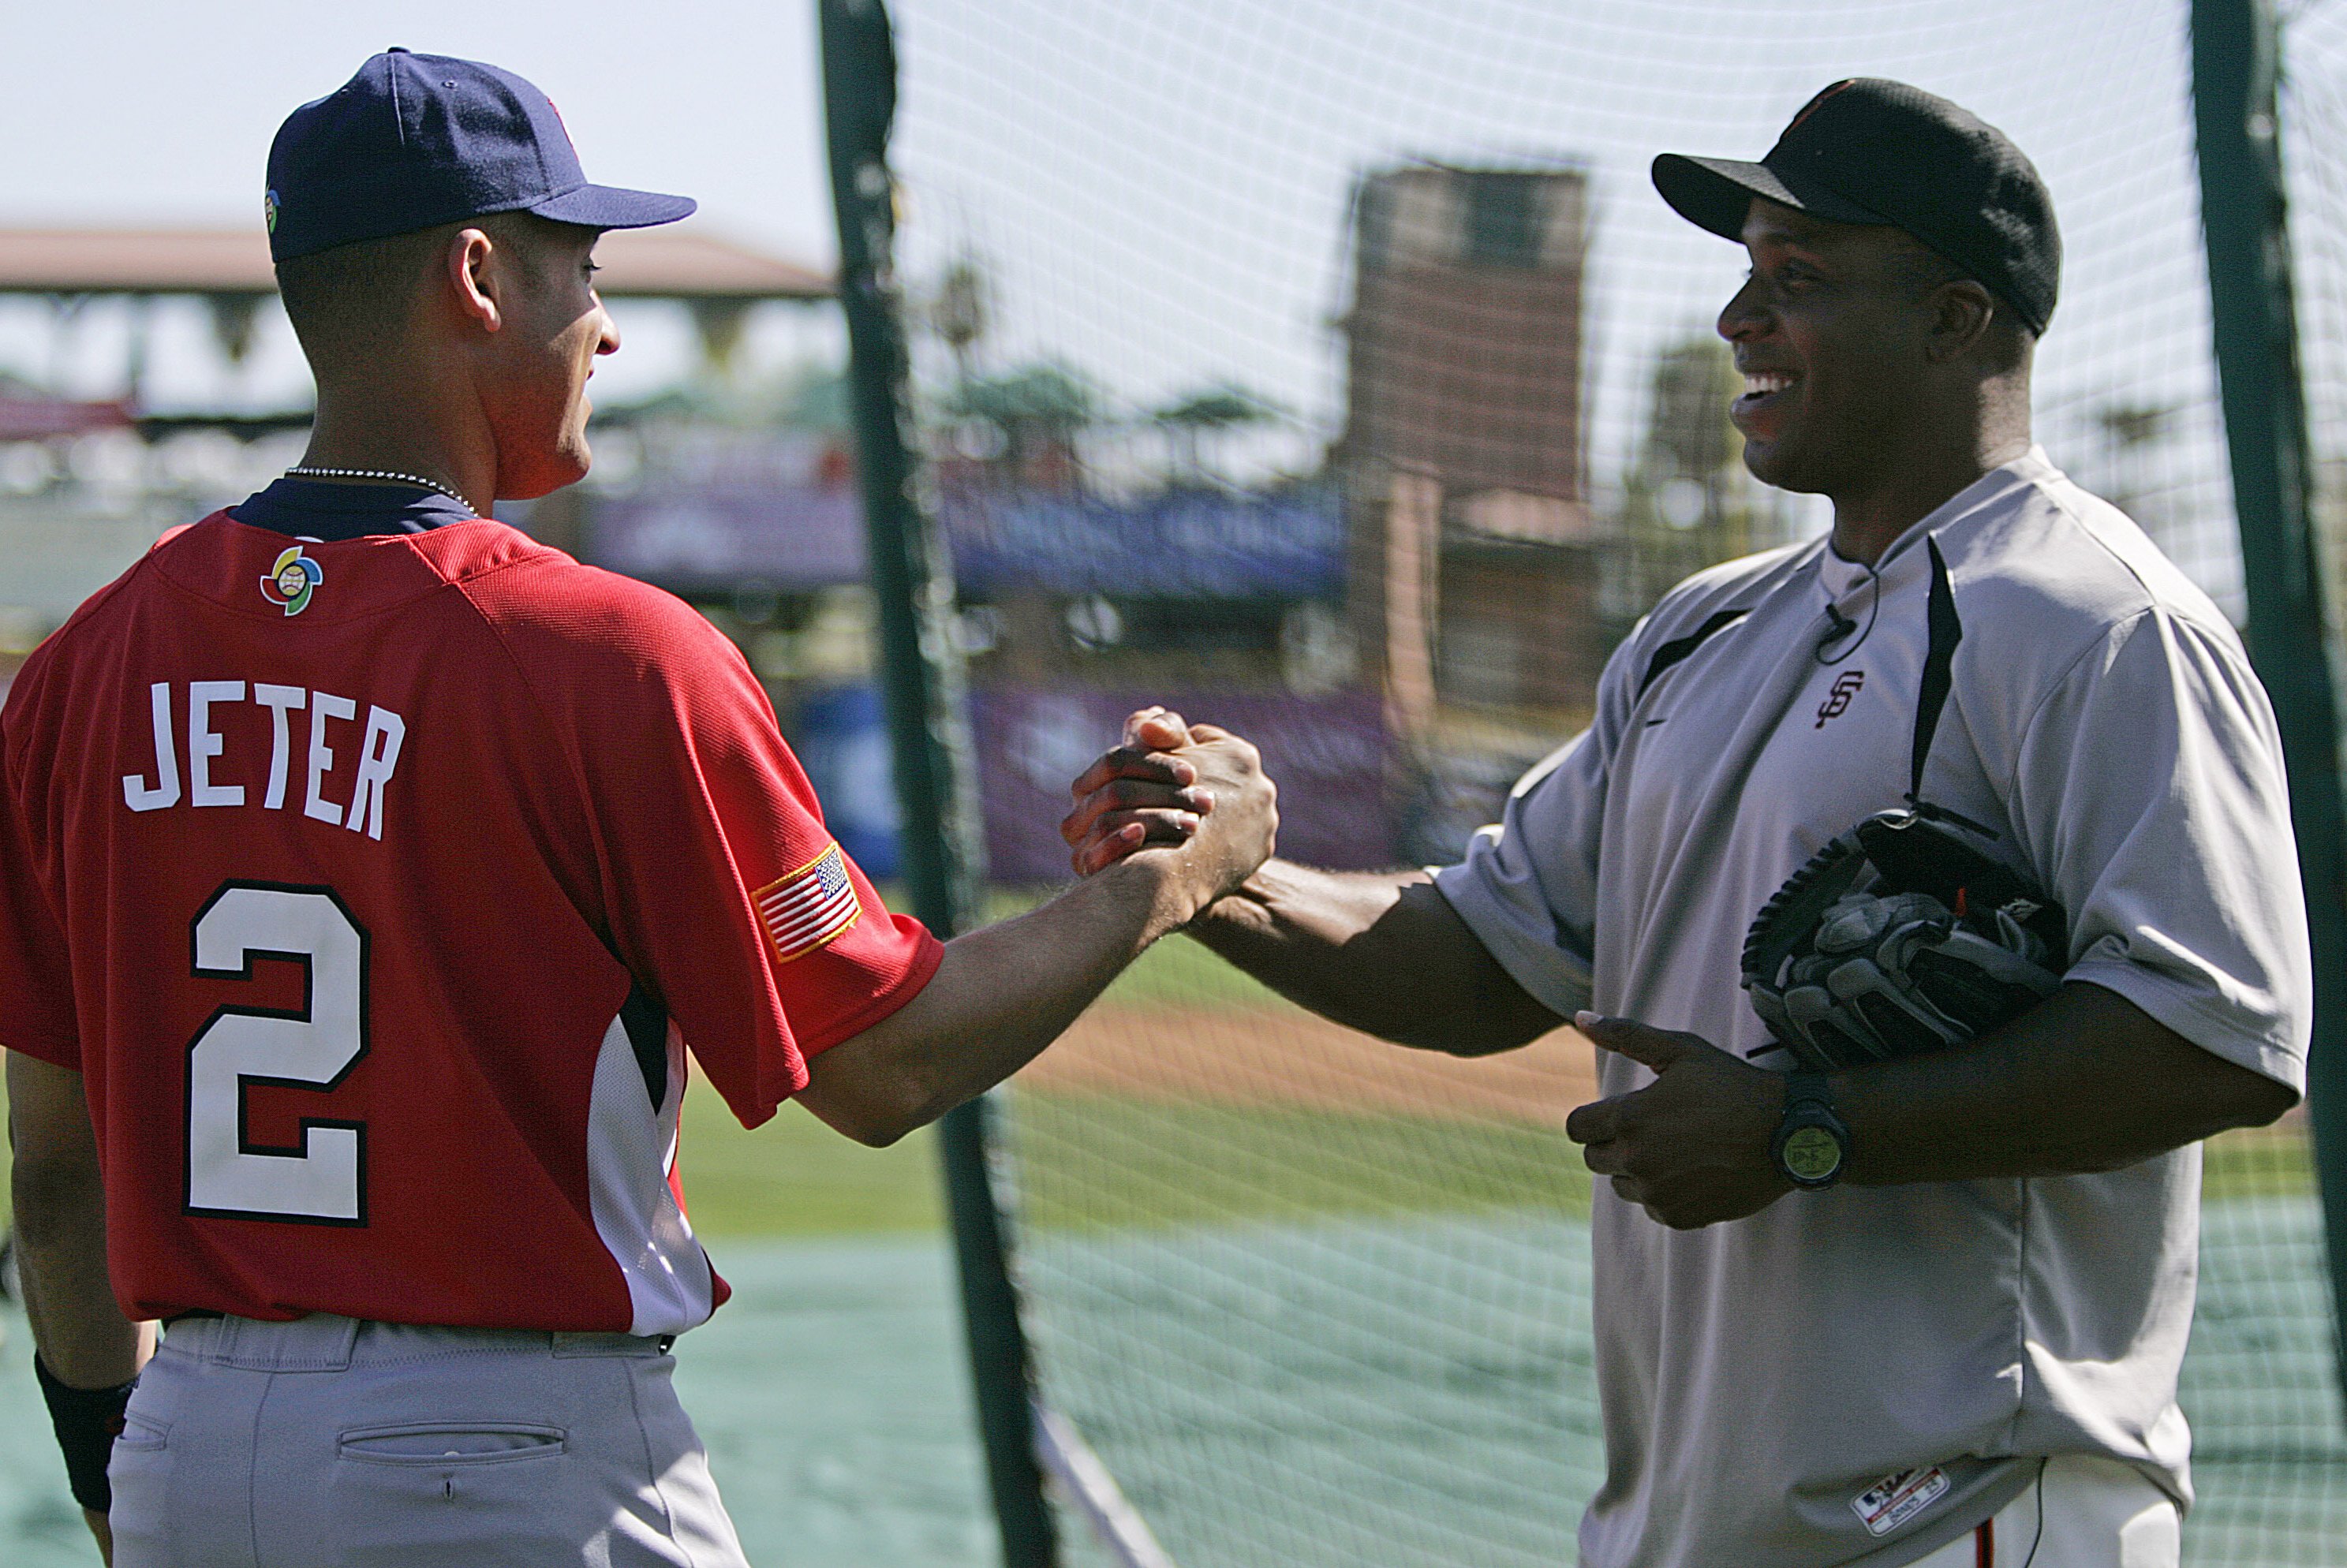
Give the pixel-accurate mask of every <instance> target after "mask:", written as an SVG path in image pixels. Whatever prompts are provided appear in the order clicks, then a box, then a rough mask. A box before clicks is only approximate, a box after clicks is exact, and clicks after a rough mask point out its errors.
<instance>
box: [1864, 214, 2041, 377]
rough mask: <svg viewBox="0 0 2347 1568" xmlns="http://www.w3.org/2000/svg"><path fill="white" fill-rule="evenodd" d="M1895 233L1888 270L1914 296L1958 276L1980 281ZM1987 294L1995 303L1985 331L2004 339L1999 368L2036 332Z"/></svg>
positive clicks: (1910, 238)
mask: <svg viewBox="0 0 2347 1568" xmlns="http://www.w3.org/2000/svg"><path fill="white" fill-rule="evenodd" d="M1896 233H1897V235H1898V241H1899V243H1898V245H1897V247H1896V249H1895V250H1894V251H1893V252H1892V257H1891V269H1892V272H1893V275H1894V276H1896V277H1897V278H1898V280H1899V282H1901V284H1902V285H1903V286H1904V287H1906V288H1907V289H1908V290H1909V291H1910V292H1912V293H1913V295H1914V297H1915V298H1917V299H1919V300H1920V299H1922V297H1923V296H1924V295H1925V294H1928V293H1930V292H1932V290H1933V289H1936V288H1939V287H1940V286H1941V285H1942V284H1943V283H1952V282H1957V281H1958V280H1960V279H1961V280H1965V281H1968V282H1975V283H1979V282H1980V280H1979V279H1978V278H1975V277H1973V275H1972V273H1970V272H1966V271H1965V270H1964V269H1963V267H1961V266H1959V265H1957V264H1956V263H1955V262H1953V261H1950V260H1948V258H1947V257H1945V256H1942V254H1940V252H1939V251H1934V250H1933V249H1932V247H1931V246H1929V245H1926V244H1925V243H1923V241H1921V240H1918V239H1917V238H1915V236H1914V235H1912V234H1910V233H1908V232H1907V231H1905V230H1903V229H1901V230H1898V231H1896ZM1981 287H1983V288H1984V289H1985V288H1988V285H1987V284H1985V283H1981ZM1989 297H1990V298H1992V299H1993V300H1995V301H1996V302H1997V306H1998V309H1997V312H1996V315H1995V318H1994V320H1993V323H1991V325H1990V327H1989V331H1990V332H1991V333H1993V334H1994V335H1995V336H1997V337H1998V338H2000V339H2002V340H2008V341H2004V343H2002V352H2001V353H1999V354H1997V363H1998V364H1999V365H2000V367H2002V368H2010V367H2011V366H2012V365H2013V364H2014V361H2015V353H2016V351H2017V350H2018V349H2020V348H2021V347H2023V346H2025V345H2027V344H2031V343H2035V342H2036V341H2037V334H2036V333H2034V331H2032V330H2031V329H2030V326H2029V323H2027V322H2025V321H2023V320H2022V319H2021V313H2020V311H2019V310H2018V309H2017V308H2016V307H2015V306H2014V304H2013V302H2011V301H2010V300H2007V299H2005V298H2004V296H2003V295H2001V294H1999V293H1997V292H1996V291H1995V290H1993V289H1989Z"/></svg>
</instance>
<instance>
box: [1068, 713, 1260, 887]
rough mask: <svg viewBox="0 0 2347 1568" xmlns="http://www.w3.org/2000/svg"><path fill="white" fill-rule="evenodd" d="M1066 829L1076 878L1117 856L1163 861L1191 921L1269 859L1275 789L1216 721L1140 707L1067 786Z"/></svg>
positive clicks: (1251, 751)
mask: <svg viewBox="0 0 2347 1568" xmlns="http://www.w3.org/2000/svg"><path fill="white" fill-rule="evenodd" d="M1070 793H1071V794H1073V795H1074V796H1075V800H1076V806H1075V809H1074V810H1073V811H1071V812H1070V813H1069V814H1068V816H1067V820H1066V821H1064V822H1062V823H1061V825H1060V835H1061V837H1063V838H1065V839H1066V840H1067V841H1068V847H1069V849H1070V852H1071V860H1072V861H1073V863H1074V866H1075V869H1076V874H1077V875H1078V876H1093V875H1095V874H1096V873H1098V872H1101V871H1103V870H1105V869H1107V868H1108V867H1109V866H1113V865H1115V864H1117V863H1118V862H1120V861H1122V860H1127V859H1139V860H1142V861H1144V862H1153V863H1160V864H1162V865H1163V868H1164V870H1165V872H1166V873H1167V874H1168V875H1169V876H1171V877H1172V878H1173V881H1174V882H1175V883H1176V885H1177V886H1179V887H1180V889H1181V891H1182V892H1183V893H1184V895H1185V896H1186V898H1187V899H1188V901H1189V913H1190V915H1191V916H1192V917H1195V916H1196V915H1198V914H1200V913H1203V912H1204V910H1205V909H1206V907H1208V906H1210V905H1212V904H1213V903H1214V901H1215V900H1216V899H1218V898H1220V897H1223V896H1225V894H1228V893H1230V892H1232V891H1234V890H1235V889H1236V888H1237V887H1238V886H1239V885H1240V884H1241V883H1243V882H1245V880H1246V879H1247V878H1248V877H1249V876H1253V875H1255V870H1256V868H1257V867H1259V866H1262V865H1263V863H1264V862H1265V861H1266V860H1268V859H1270V858H1271V856H1272V853H1273V850H1274V848H1275V846H1276V839H1277V835H1278V832H1279V809H1278V804H1277V802H1278V797H1279V790H1278V787H1277V786H1276V785H1275V784H1273V783H1272V782H1271V780H1270V778H1269V777H1268V776H1267V775H1266V774H1265V773H1264V771H1263V762H1262V758H1261V757H1260V756H1259V755H1258V754H1257V753H1256V752H1255V747H1254V746H1252V745H1250V744H1248V743H1246V742H1245V741H1243V740H1241V739H1240V738H1239V737H1238V736H1236V735H1234V734H1232V733H1229V732H1228V731H1226V730H1222V729H1218V728H1216V727H1215V726H1214V725H1212V724H1186V723H1184V722H1183V720H1182V716H1181V715H1180V714H1179V713H1175V712H1170V711H1168V710H1166V709H1164V708H1143V709H1142V710H1141V711H1140V712H1136V713H1134V714H1133V716H1132V717H1131V718H1128V719H1127V720H1126V721H1125V722H1124V737H1123V742H1122V744H1120V745H1118V746H1117V747H1116V748H1115V749H1113V750H1112V751H1109V752H1106V753H1102V756H1101V758H1100V760H1099V761H1097V762H1095V763H1093V764H1092V766H1091V767H1089V768H1087V769H1085V770H1084V772H1083V774H1081V776H1080V777H1079V778H1077V780H1076V781H1075V783H1074V784H1073V785H1071V790H1070Z"/></svg>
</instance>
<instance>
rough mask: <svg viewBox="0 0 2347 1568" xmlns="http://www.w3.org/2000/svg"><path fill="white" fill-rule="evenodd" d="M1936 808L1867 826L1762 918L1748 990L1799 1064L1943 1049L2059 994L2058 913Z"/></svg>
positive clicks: (1748, 965)
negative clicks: (1976, 845) (1973, 843)
mask: <svg viewBox="0 0 2347 1568" xmlns="http://www.w3.org/2000/svg"><path fill="white" fill-rule="evenodd" d="M1960 821H1961V819H1957V818H1954V817H1953V815H1952V814H1951V813H1946V812H1942V811H1939V810H1937V809H1935V808H1932V807H1931V806H1922V807H1921V808H1919V809H1916V810H1905V811H1887V812H1883V813H1881V815H1876V816H1871V817H1869V818H1868V819H1867V820H1866V821H1864V822H1861V823H1860V824H1859V825H1857V826H1856V827H1854V828H1852V829H1851V830H1850V832H1848V833H1845V834H1843V835H1841V836H1840V837H1839V838H1837V839H1835V840H1834V841H1833V842H1832V843H1831V844H1829V845H1826V846H1825V847H1824V848H1823V849H1821V850H1819V851H1818V853H1817V854H1816V855H1814V856H1811V857H1810V858H1809V864H1808V865H1806V866H1802V867H1801V868H1800V869H1799V871H1797V872H1795V873H1794V874H1793V876H1792V878H1791V879H1790V880H1789V881H1788V882H1787V883H1786V884H1785V886H1783V887H1782V888H1780V889H1778V893H1777V895H1776V897H1773V898H1771V899H1769V900H1768V903H1767V904H1765V905H1763V906H1762V907H1761V909H1760V913H1759V915H1758V917H1757V918H1756V919H1755V920H1754V921H1753V923H1752V929H1751V933H1750V934H1749V935H1748V936H1747V938H1745V943H1744V964H1743V971H1744V989H1745V990H1746V991H1747V992H1748V993H1749V994H1750V996H1751V998H1752V1006H1753V1009H1754V1010H1755V1011H1756V1012H1758V1014H1759V1015H1760V1018H1761V1020H1762V1021H1763V1022H1765V1023H1767V1024H1768V1032H1769V1033H1770V1034H1772V1035H1774V1036H1775V1037H1776V1040H1777V1043H1776V1044H1775V1045H1773V1046H1764V1047H1761V1048H1760V1050H1756V1051H1754V1052H1753V1053H1752V1054H1754V1055H1756V1056H1757V1055H1759V1054H1761V1053H1762V1052H1763V1051H1768V1050H1779V1049H1781V1050H1788V1051H1790V1052H1791V1053H1792V1054H1793V1056H1794V1057H1795V1058H1796V1059H1798V1060H1799V1062H1800V1063H1801V1065H1803V1066H1804V1067H1809V1068H1811V1069H1814V1070H1816V1071H1837V1070H1840V1069H1842V1068H1847V1067H1854V1066H1857V1065H1859V1064H1860V1063H1861V1062H1866V1061H1884V1060H1887V1059H1890V1058H1892V1057H1900V1056H1911V1055H1914V1054H1916V1053H1918V1052H1921V1051H1928V1050H1944V1049H1946V1048H1947V1047H1949V1046H1952V1045H1960V1044H1962V1043H1963V1042H1964V1041H1965V1040H1973V1039H1976V1038H1978V1037H1979V1036H1980V1035H1982V1034H1984V1033H1986V1032H1987V1031H1988V1030H1993V1029H1995V1028H1997V1027H1998V1026H1999V1025H2001V1024H2004V1023H2006V1022H2009V1021H2010V1020H2013V1019H2014V1018H2015V1017H2016V1016H2018V1015H2019V1014H2021V1013H2022V1012H2024V1011H2026V1010H2027V1009H2029V1008H2031V1007H2034V1005H2036V1003H2037V1002H2038V1001H2039V1000H2041V999H2044V998H2045V997H2046V996H2048V995H2050V994H2052V992H2053V991H2054V989H2055V987H2057V986H2059V985H2060V984H2061V976H2060V974H2059V973H2057V972H2056V966H2059V965H2062V964H2064V963H2065V962H2066V961H2067V955H2068V952H2069V941H2068V935H2067V931H2066V926H2067V921H2066V919H2065V917H2064V915H2063V913H2062V910H2061V908H2060V907H2059V906H2057V905H2055V903H2054V902H2053V901H2052V900H2050V899H2048V898H2047V897H2045V896H2044V895H2043V894H2042V893H2039V892H2038V891H2037V890H2036V889H2034V887H2031V886H2029V885H2028V883H2027V882H2025V881H2024V879H2023V878H2022V877H2021V876H2018V875H2016V874H2015V873H2014V872H2013V871H2012V870H2011V869H2009V868H2008V867H2006V866H2003V865H2001V864H1999V863H1998V862H1997V861H1995V860H1993V859H1992V858H1990V857H1989V856H1986V855H1984V854H1983V853H1982V852H1981V851H1980V850H1978V849H1976V848H1974V847H1973V845H1971V844H1969V843H1967V842H1965V839H1964V836H1963V832H1962V831H1961V828H1960V827H1959V826H1958V825H1953V824H1956V823H1959V822H1960Z"/></svg>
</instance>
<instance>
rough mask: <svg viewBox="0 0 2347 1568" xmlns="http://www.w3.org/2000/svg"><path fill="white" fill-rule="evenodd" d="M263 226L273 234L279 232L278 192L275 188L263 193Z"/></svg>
mask: <svg viewBox="0 0 2347 1568" xmlns="http://www.w3.org/2000/svg"><path fill="white" fill-rule="evenodd" d="M261 227H263V228H264V229H266V230H268V231H269V232H271V233H272V234H274V233H276V232H277V192H275V191H274V190H271V191H265V192H263V193H262V195H261Z"/></svg>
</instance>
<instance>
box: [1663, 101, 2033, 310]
mask: <svg viewBox="0 0 2347 1568" xmlns="http://www.w3.org/2000/svg"><path fill="white" fill-rule="evenodd" d="M1654 173H1655V190H1659V191H1661V192H1662V194H1663V200H1665V201H1667V202H1669V203H1670V204H1671V205H1672V207H1674V208H1676V210H1677V211H1678V214H1679V216H1680V217H1682V218H1685V219H1686V220H1687V221H1688V222H1690V223H1694V224H1696V225H1697V226H1698V227H1701V228H1705V229H1708V230H1710V231H1712V232H1713V233H1715V234H1720V235H1724V236H1726V237H1727V238H1728V239H1730V240H1735V239H1738V238H1740V237H1741V236H1742V234H1743V231H1744V218H1745V214H1746V212H1747V210H1749V209H1750V207H1751V203H1752V198H1754V197H1755V196H1763V197H1766V198H1768V200H1771V201H1775V202H1778V203H1781V204H1782V205H1784V206H1787V207H1792V208H1798V209H1799V210H1801V211H1803V212H1810V213H1814V214H1816V215H1817V216H1818V217H1819V218H1823V219H1825V220H1828V221H1829V222H1834V223H1873V224H1888V225H1890V226H1891V227H1892V228H1894V229H1903V230H1905V231H1907V232H1908V233H1910V234H1911V235H1913V236H1914V237H1915V238H1916V239H1918V240H1920V241H1922V242H1923V243H1924V244H1926V245H1929V246H1930V247H1931V248H1932V250H1934V251H1938V252H1939V253H1940V254H1941V255H1942V256H1944V257H1946V258H1947V259H1948V260H1949V261H1952V262H1953V263H1954V264H1955V265H1957V266H1958V267H1961V268H1963V271H1964V272H1965V273H1966V275H1968V276H1970V277H1971V278H1973V279H1974V280H1975V281H1976V282H1979V283H1981V284H1982V285H1983V287H1985V288H1986V289H1987V290H1988V291H1989V292H1991V293H1993V294H1995V295H1996V296H1997V297H1998V298H1999V299H2001V300H2003V301H2004V302H2005V303H2007V304H2009V305H2011V306H2012V307H2013V308H2014V311H2015V312H2016V313H2019V315H2020V317H2021V319H2022V320H2023V321H2024V323H2027V324H2028V326H2029V329H2030V331H2032V332H2034V333H2044V332H2045V323H2047V322H2048V321H2050V320H2052V319H2053V315H2054V300H2055V295H2056V294H2057V293H2059V292H2060V291H2061V282H2062V235H2061V231H2059V230H2058V229H2056V228H2055V224H2054V198H2053V197H2052V196H2051V195H2050V194H2048V193H2047V191H2046V190H2045V181H2044V180H2043V179H2039V178H2038V177H2037V170H2036V169H2035V168H2034V166H2033V165H2032V164H2031V163H2030V161H2029V159H2026V158H2024V157H2023V156H2022V153H2021V149H2019V148H2017V147H2015V146H2014V145H2013V142H2012V140H2011V139H2010V138H2007V137H2006V136H2005V134H2004V132H2003V131H2001V130H1999V129H1997V128H1995V127H1994V126H1993V125H1989V124H1987V123H1986V122H1984V121H1983V120H1982V119H1980V118H1978V117H1976V116H1974V115H1973V114H1971V113H1970V112H1968V111H1966V110H1964V109H1961V108H1957V107H1956V106H1955V105H1954V104H1952V103H1950V102H1949V101H1948V100H1947V99H1945V98H1942V97H1933V96H1932V94H1930V93H1927V92H1925V91H1923V89H1922V88H1921V87H1909V86H1908V85H1907V84H1906V83H1904V82H1888V81H1882V80H1880V79H1878V78H1875V77H1852V78H1851V79H1850V80H1848V81H1842V82H1836V83H1835V84H1834V85H1833V86H1831V87H1828V88H1826V90H1825V91H1823V92H1821V93H1819V95H1818V96H1817V97H1813V98H1811V99H1810V100H1809V102H1808V103H1807V104H1806V105H1804V106H1803V107H1802V109H1801V112H1800V113H1799V114H1797V115H1795V116H1794V117H1793V122H1792V123H1791V124H1790V125H1788V126H1787V127H1786V128H1785V130H1784V134H1782V135H1781V136H1779V137H1778V138H1777V145H1776V146H1775V147H1772V148H1770V149H1768V156H1767V157H1765V158H1763V159H1761V160H1760V161H1759V162H1758V163H1740V162H1738V161H1737V160H1736V159H1728V158H1686V157H1683V156H1681V155H1680V154H1678V153H1676V152H1666V153H1665V154H1663V155H1662V156H1661V157H1660V158H1657V159H1655V170H1654Z"/></svg>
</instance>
